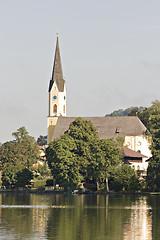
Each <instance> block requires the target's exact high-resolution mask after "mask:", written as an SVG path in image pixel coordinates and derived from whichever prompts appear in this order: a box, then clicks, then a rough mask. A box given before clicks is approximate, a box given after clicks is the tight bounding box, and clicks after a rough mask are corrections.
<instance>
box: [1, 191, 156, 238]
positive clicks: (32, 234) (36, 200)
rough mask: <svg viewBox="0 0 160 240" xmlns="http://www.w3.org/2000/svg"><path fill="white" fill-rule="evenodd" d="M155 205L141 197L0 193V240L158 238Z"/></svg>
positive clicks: (151, 199)
mask: <svg viewBox="0 0 160 240" xmlns="http://www.w3.org/2000/svg"><path fill="white" fill-rule="evenodd" d="M158 204H160V203H159V202H158V201H156V202H155V201H153V198H151V197H145V196H144V197H139V196H129V195H125V196H124V195H119V196H118V195H117V196H104V195H80V196H72V195H52V194H48V195H36V194H0V221H1V225H0V239H33V240H36V239H55V240H71V239H73V240H74V239H76V240H90V239H92V240H103V239H109V240H112V239H113V240H122V239H124V240H130V239H131V240H132V239H134V240H141V239H142V240H143V239H144V240H147V239H149V240H151V239H159V238H158V237H157V236H158V235H156V232H157V230H156V228H155V226H157V228H158V226H159V225H155V223H156V218H155V217H156V215H155V213H157V210H156V211H155V209H157V206H160V205H158ZM159 208H160V207H159ZM158 216H160V212H159V215H158ZM157 222H158V221H157ZM158 223H159V222H158ZM152 225H153V229H155V230H154V232H153V234H152ZM158 229H159V228H158ZM158 233H159V230H158ZM153 236H154V237H155V238H153ZM156 237H157V238H156Z"/></svg>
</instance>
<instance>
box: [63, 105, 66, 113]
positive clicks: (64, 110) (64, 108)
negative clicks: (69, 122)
mask: <svg viewBox="0 0 160 240" xmlns="http://www.w3.org/2000/svg"><path fill="white" fill-rule="evenodd" d="M63 112H64V113H65V112H66V107H65V105H64V106H63Z"/></svg>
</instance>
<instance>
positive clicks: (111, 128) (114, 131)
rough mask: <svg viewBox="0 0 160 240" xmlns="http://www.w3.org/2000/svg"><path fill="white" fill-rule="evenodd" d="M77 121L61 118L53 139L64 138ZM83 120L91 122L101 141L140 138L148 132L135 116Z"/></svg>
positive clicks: (71, 118)
mask: <svg viewBox="0 0 160 240" xmlns="http://www.w3.org/2000/svg"><path fill="white" fill-rule="evenodd" d="M75 119H76V117H62V116H60V117H59V118H58V121H57V124H56V126H55V130H54V134H53V139H55V138H58V137H60V136H62V135H63V134H64V132H65V131H66V130H68V128H69V125H70V123H71V122H73V121H74V120H75ZM82 119H84V120H90V121H91V122H92V123H93V125H94V127H95V128H96V129H97V133H98V135H99V138H100V139H105V138H107V139H110V138H113V139H116V138H117V136H140V135H143V134H144V133H145V132H146V131H147V128H146V127H145V126H144V125H143V123H142V122H141V121H140V120H139V118H138V117H135V116H127V117H82ZM148 133H149V132H148Z"/></svg>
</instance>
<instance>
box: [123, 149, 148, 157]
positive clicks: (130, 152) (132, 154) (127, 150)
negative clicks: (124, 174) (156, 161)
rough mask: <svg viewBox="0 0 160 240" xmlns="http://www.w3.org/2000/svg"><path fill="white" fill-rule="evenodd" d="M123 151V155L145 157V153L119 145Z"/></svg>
mask: <svg viewBox="0 0 160 240" xmlns="http://www.w3.org/2000/svg"><path fill="white" fill-rule="evenodd" d="M120 149H122V150H123V152H124V157H133V158H147V157H146V156H145V155H143V154H141V153H139V152H135V151H133V150H131V149H129V148H127V147H120Z"/></svg>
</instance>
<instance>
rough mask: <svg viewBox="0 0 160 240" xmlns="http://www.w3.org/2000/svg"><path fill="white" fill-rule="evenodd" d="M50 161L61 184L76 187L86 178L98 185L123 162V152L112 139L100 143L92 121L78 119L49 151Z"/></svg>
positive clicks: (53, 172)
mask: <svg viewBox="0 0 160 240" xmlns="http://www.w3.org/2000/svg"><path fill="white" fill-rule="evenodd" d="M46 158H47V161H48V164H49V167H50V168H51V172H52V175H53V177H54V178H55V180H56V182H57V183H60V184H62V185H64V186H75V185H77V184H78V183H80V182H82V181H85V180H86V179H90V180H95V182H96V183H97V186H98V185H99V183H100V182H104V181H106V187H107V190H109V189H108V177H109V176H110V173H111V172H112V170H113V168H114V167H116V166H117V165H118V164H120V162H121V151H120V149H119V148H117V147H116V143H115V142H114V141H113V140H112V139H110V140H107V139H103V140H100V139H99V137H98V135H97V133H96V129H95V127H94V126H93V124H92V123H91V122H90V121H84V120H82V119H81V118H77V119H76V120H75V121H74V122H72V123H71V124H70V126H69V129H68V131H67V132H66V133H65V134H64V135H63V136H62V137H60V138H58V139H56V140H54V141H53V142H52V143H50V144H49V147H48V148H47V149H46Z"/></svg>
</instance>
